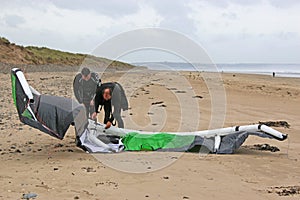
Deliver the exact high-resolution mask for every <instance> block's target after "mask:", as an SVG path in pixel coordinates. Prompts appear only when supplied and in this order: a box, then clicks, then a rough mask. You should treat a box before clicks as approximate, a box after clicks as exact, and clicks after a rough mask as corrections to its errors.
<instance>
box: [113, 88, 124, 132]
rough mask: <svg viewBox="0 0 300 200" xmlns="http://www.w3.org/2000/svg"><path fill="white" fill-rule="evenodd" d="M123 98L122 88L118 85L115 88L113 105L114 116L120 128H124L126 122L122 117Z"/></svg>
mask: <svg viewBox="0 0 300 200" xmlns="http://www.w3.org/2000/svg"><path fill="white" fill-rule="evenodd" d="M121 98H122V93H121V88H120V87H119V85H118V84H117V85H116V86H115V88H114V91H113V95H112V105H113V107H114V111H113V116H114V118H115V120H116V121H117V123H118V127H119V128H124V122H123V119H122V117H121V108H122V107H121Z"/></svg>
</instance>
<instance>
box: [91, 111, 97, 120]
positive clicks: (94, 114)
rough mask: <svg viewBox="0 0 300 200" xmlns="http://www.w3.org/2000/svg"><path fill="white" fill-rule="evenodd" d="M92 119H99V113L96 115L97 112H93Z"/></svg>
mask: <svg viewBox="0 0 300 200" xmlns="http://www.w3.org/2000/svg"><path fill="white" fill-rule="evenodd" d="M91 118H92V119H93V120H95V119H96V118H97V113H96V112H93V114H92V116H91Z"/></svg>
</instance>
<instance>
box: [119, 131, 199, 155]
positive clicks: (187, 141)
mask: <svg viewBox="0 0 300 200" xmlns="http://www.w3.org/2000/svg"><path fill="white" fill-rule="evenodd" d="M194 139H195V136H191V135H187V136H184V135H175V134H169V133H157V134H139V133H137V132H130V133H127V134H126V136H124V137H123V139H122V142H123V144H124V145H125V150H127V151H155V150H158V149H171V148H183V147H186V146H189V145H191V144H192V142H193V141H194Z"/></svg>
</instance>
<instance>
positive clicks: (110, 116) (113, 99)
mask: <svg viewBox="0 0 300 200" xmlns="http://www.w3.org/2000/svg"><path fill="white" fill-rule="evenodd" d="M100 105H101V108H100V111H101V110H102V106H103V107H104V124H106V127H105V128H109V127H111V125H115V124H114V123H113V121H114V120H115V119H116V121H117V123H118V127H119V128H124V122H123V119H122V118H121V109H122V110H123V111H125V110H128V101H127V98H126V95H125V91H124V89H123V87H122V86H121V85H120V84H119V83H116V82H110V83H103V84H102V85H101V87H99V88H98V89H97V91H96V96H95V112H94V113H93V114H92V119H97V113H99V106H100ZM112 106H113V107H114V108H113V109H112Z"/></svg>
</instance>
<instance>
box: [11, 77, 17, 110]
mask: <svg viewBox="0 0 300 200" xmlns="http://www.w3.org/2000/svg"><path fill="white" fill-rule="evenodd" d="M11 88H12V97H13V101H14V104H15V106H16V107H17V94H16V76H15V75H14V74H11Z"/></svg>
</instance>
